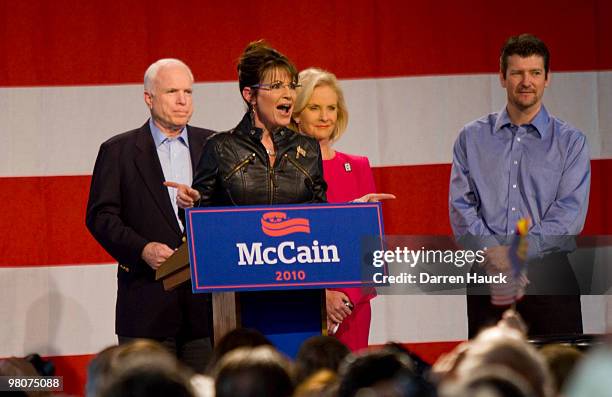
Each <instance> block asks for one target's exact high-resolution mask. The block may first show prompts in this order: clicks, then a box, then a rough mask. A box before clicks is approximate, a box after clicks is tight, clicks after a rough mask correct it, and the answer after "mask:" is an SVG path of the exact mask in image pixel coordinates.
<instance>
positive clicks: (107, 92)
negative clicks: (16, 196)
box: [0, 72, 612, 176]
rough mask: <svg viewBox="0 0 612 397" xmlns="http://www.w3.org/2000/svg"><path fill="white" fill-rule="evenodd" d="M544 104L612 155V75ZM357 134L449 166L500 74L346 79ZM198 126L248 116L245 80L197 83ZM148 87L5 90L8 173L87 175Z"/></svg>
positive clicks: (568, 79)
mask: <svg viewBox="0 0 612 397" xmlns="http://www.w3.org/2000/svg"><path fill="white" fill-rule="evenodd" d="M552 78H553V80H552V82H551V86H550V88H548V90H547V92H546V95H545V100H544V102H545V104H546V106H547V107H548V109H549V110H550V111H551V113H552V114H554V115H556V116H558V117H560V118H561V119H563V120H566V121H568V122H570V123H571V124H573V125H575V126H577V127H578V128H580V129H582V130H583V131H584V132H585V133H586V134H587V136H588V139H589V144H590V147H591V153H592V157H593V158H595V159H598V158H612V112H609V111H608V110H609V109H611V108H612V72H580V73H559V74H555V75H553V76H552ZM342 86H343V87H344V90H345V96H346V99H347V102H348V106H349V112H350V123H349V130H348V131H347V133H346V134H345V136H343V137H342V139H341V140H340V141H339V142H338V144H337V147H338V149H340V150H343V151H346V152H349V153H356V154H361V155H367V156H368V157H369V158H370V161H371V163H372V165H375V166H390V165H416V164H436V163H449V162H450V161H451V148H452V145H453V142H454V140H455V137H456V136H457V133H458V131H459V129H460V128H461V127H462V126H463V125H464V124H466V123H467V122H469V121H471V120H473V119H476V118H478V117H481V116H482V115H484V114H486V113H489V112H493V111H497V110H499V109H501V108H502V107H503V105H504V103H505V91H504V90H503V89H502V88H501V87H500V86H499V82H498V79H497V75H493V74H487V75H453V76H433V77H431V76H430V77H402V78H386V79H359V80H345V81H342ZM194 101H195V103H194V107H195V113H194V117H193V119H192V124H193V125H197V126H202V127H207V128H211V129H217V130H224V129H229V128H231V127H233V126H234V125H235V124H236V123H237V122H238V120H239V119H240V117H241V116H242V114H243V112H244V109H245V108H244V105H243V103H242V99H241V98H240V94H239V93H238V88H237V83H235V82H226V83H198V84H196V85H195V97H194ZM147 117H148V114H147V109H146V107H145V106H144V102H143V99H142V87H141V86H140V85H116V86H87V87H35V88H0V120H3V134H2V135H3V138H4V139H3V144H2V145H0V176H48V175H87V174H90V173H91V170H92V168H93V163H94V160H95V157H96V154H97V150H98V147H99V145H100V144H101V143H102V142H103V141H104V140H106V139H108V138H109V137H111V136H113V135H115V134H117V133H119V132H122V131H126V130H129V129H132V128H136V127H138V126H140V125H142V124H143V123H144V121H145V120H146V118H147Z"/></svg>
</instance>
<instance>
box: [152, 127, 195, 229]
mask: <svg viewBox="0 0 612 397" xmlns="http://www.w3.org/2000/svg"><path fill="white" fill-rule="evenodd" d="M149 127H150V128H151V134H152V135H153V141H154V142H155V148H156V149H157V156H158V157H159V162H160V163H161V167H162V171H163V172H164V179H165V180H166V181H173V182H178V183H182V184H185V185H187V186H191V182H192V179H193V170H192V168H191V155H190V153H189V138H188V136H187V135H188V134H187V127H184V128H183V129H182V130H181V134H180V135H179V136H177V137H175V138H168V137H167V136H165V135H164V133H163V132H161V130H160V129H159V128H157V126H156V125H155V123H154V122H153V120H152V119H149ZM167 189H168V195H169V196H170V201H171V202H172V208H174V215H175V216H176V220H177V221H178V224H179V226H180V227H181V230H183V224H182V223H181V221H180V219H179V216H178V207H177V205H176V189H175V188H171V187H169V188H167Z"/></svg>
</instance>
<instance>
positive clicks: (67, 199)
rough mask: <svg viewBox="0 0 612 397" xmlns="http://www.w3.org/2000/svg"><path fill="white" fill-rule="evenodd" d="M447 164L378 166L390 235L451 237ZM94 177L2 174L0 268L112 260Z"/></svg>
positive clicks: (610, 193) (597, 212)
mask: <svg viewBox="0 0 612 397" xmlns="http://www.w3.org/2000/svg"><path fill="white" fill-rule="evenodd" d="M591 166H592V177H591V196H590V203H589V212H588V215H587V222H586V225H585V229H584V232H583V234H584V235H598V234H612V209H611V208H610V206H609V203H610V198H611V197H612V185H611V184H610V183H608V181H609V175H611V174H612V159H606V160H593V161H592V162H591ZM449 176H450V165H448V164H439V165H418V166H400V167H380V168H375V169H374V177H375V180H376V186H378V189H379V190H380V191H381V192H389V193H394V194H395V195H396V196H397V199H396V200H390V201H386V202H385V203H384V204H383V213H384V217H385V230H386V233H387V234H413V235H419V234H420V235H449V234H450V233H451V229H450V224H449V221H448V181H449ZM89 181H90V177H89V176H65V177H18V178H0V203H3V204H2V207H1V208H2V210H1V211H2V213H1V215H0V232H1V234H2V236H3V239H1V240H0V252H2V253H3V258H2V260H1V262H0V266H33V265H34V266H37V265H42V266H47V265H58V264H88V263H109V262H112V261H113V260H112V258H111V257H110V256H108V255H107V254H106V253H105V252H104V250H102V248H100V247H99V245H98V244H97V243H96V242H95V240H94V239H93V238H92V237H91V235H90V234H89V232H88V231H87V229H86V228H85V207H86V203H87V195H88V192H89Z"/></svg>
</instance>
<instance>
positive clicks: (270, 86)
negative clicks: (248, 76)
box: [251, 81, 301, 91]
mask: <svg viewBox="0 0 612 397" xmlns="http://www.w3.org/2000/svg"><path fill="white" fill-rule="evenodd" d="M285 87H287V88H289V89H290V90H291V91H295V89H296V88H299V87H301V85H300V84H298V83H294V82H291V83H283V82H282V81H275V82H273V83H265V84H255V85H252V86H251V88H259V89H261V90H269V91H278V90H282V89H283V88H285Z"/></svg>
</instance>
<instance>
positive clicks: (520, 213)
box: [449, 106, 591, 254]
mask: <svg viewBox="0 0 612 397" xmlns="http://www.w3.org/2000/svg"><path fill="white" fill-rule="evenodd" d="M590 176H591V171H590V158H589V150H588V146H587V142H586V137H585V136H584V134H582V132H580V131H579V130H578V129H577V128H575V127H573V126H571V125H569V124H567V123H565V122H564V121H561V120H559V119H557V118H555V117H553V116H551V115H549V114H548V112H547V110H546V108H545V107H544V106H542V108H541V109H540V111H539V112H538V114H537V115H536V116H535V117H534V119H533V120H532V121H531V122H530V123H528V124H523V125H514V124H512V123H511V122H510V118H509V116H508V112H507V110H506V108H504V109H503V110H502V111H501V112H498V113H492V114H490V115H488V116H486V117H483V118H481V119H479V120H476V121H474V122H472V123H469V124H468V125H466V126H465V127H464V128H463V129H462V130H461V132H460V133H459V137H458V138H457V141H456V142H455V146H454V149H453V167H452V171H451V181H450V192H449V193H450V199H449V201H450V203H449V207H450V221H451V225H452V227H453V231H454V233H455V235H456V236H479V237H482V236H485V237H482V240H481V243H482V244H481V246H492V245H498V244H500V243H501V244H505V243H507V239H506V241H503V240H504V239H503V238H492V236H500V237H501V236H503V237H504V238H505V237H506V236H511V235H513V234H514V232H515V227H516V222H517V221H518V220H519V219H520V218H526V217H528V218H530V219H531V223H532V225H531V228H530V230H529V234H530V236H537V237H539V238H540V239H538V240H539V243H537V244H540V246H539V247H530V250H529V251H530V252H531V253H533V252H534V251H535V252H537V253H539V254H541V253H545V252H547V251H554V250H555V249H559V247H552V246H548V247H547V246H545V244H546V243H545V242H544V243H543V242H542V237H546V236H568V235H577V234H578V233H580V231H581V230H582V227H583V226H584V220H585V217H586V212H587V208H588V200H589V186H590ZM486 236H489V237H486Z"/></svg>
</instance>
